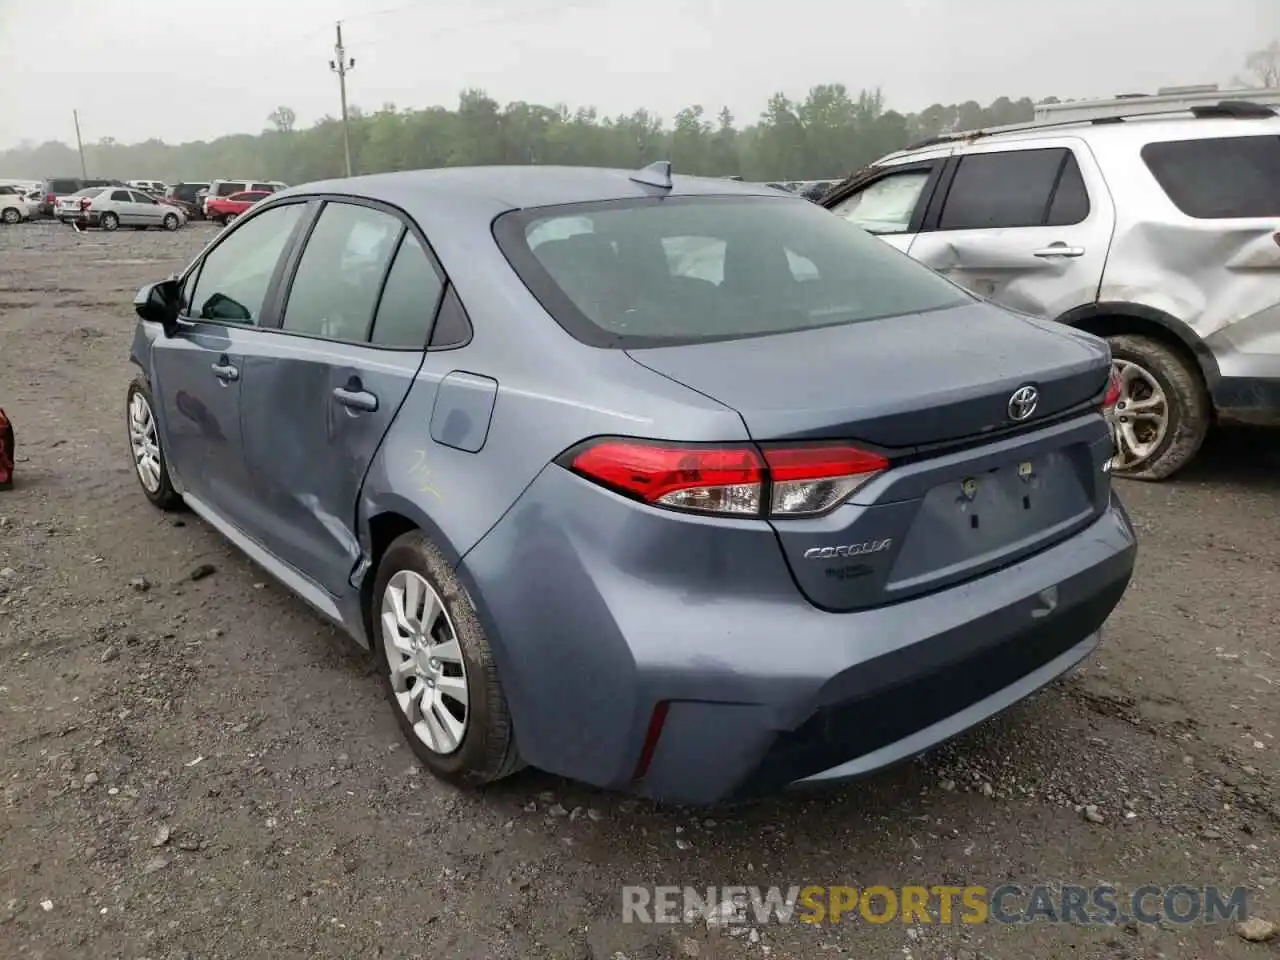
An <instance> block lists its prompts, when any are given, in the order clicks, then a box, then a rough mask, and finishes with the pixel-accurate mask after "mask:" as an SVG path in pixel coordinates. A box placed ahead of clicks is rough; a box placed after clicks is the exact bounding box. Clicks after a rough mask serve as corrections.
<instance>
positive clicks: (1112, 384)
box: [1102, 367, 1122, 413]
mask: <svg viewBox="0 0 1280 960" xmlns="http://www.w3.org/2000/svg"><path fill="white" fill-rule="evenodd" d="M1121 389H1122V388H1121V385H1120V374H1119V373H1117V372H1116V368H1115V367H1112V368H1111V379H1109V380H1108V381H1107V395H1106V396H1105V397H1103V398H1102V409H1103V410H1104V411H1106V412H1107V413H1110V412H1111V411H1112V410H1113V409H1115V405H1116V404H1117V403H1119V402H1120V391H1121Z"/></svg>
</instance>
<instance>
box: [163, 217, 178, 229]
mask: <svg viewBox="0 0 1280 960" xmlns="http://www.w3.org/2000/svg"><path fill="white" fill-rule="evenodd" d="M164 228H165V229H166V230H168V231H169V232H170V233H172V232H173V231H174V230H177V229H178V215H177V214H176V213H166V214H165V215H164Z"/></svg>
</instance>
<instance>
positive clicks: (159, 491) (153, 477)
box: [126, 377, 182, 510]
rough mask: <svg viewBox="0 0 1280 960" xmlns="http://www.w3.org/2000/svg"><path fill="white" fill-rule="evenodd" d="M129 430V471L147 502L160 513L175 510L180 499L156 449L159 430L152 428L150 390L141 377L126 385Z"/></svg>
mask: <svg viewBox="0 0 1280 960" xmlns="http://www.w3.org/2000/svg"><path fill="white" fill-rule="evenodd" d="M126 420H127V422H128V426H129V449H130V451H131V452H132V453H133V471H134V474H135V475H136V476H137V478H138V482H139V483H140V484H142V492H143V493H144V494H145V495H146V497H147V499H148V500H150V501H151V502H152V504H154V505H155V506H157V507H159V508H160V509H161V510H176V509H178V508H179V507H180V506H182V497H180V496H179V495H178V492H177V491H176V490H174V489H173V482H172V481H171V480H170V479H169V466H168V464H167V463H166V462H165V459H164V450H163V449H161V446H160V430H159V428H158V427H157V425H156V416H155V405H154V403H153V402H152V400H151V390H150V388H149V387H148V386H147V382H146V381H145V380H143V379H142V377H137V378H136V379H135V380H134V381H133V383H131V384H129V396H128V401H127V404H126Z"/></svg>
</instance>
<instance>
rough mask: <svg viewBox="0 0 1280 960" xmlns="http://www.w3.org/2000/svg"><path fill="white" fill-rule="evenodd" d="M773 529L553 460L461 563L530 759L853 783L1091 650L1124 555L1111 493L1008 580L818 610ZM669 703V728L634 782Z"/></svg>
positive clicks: (695, 775) (1127, 531)
mask: <svg viewBox="0 0 1280 960" xmlns="http://www.w3.org/2000/svg"><path fill="white" fill-rule="evenodd" d="M667 523H680V524H681V525H682V526H683V527H684V528H685V531H686V532H685V533H684V535H683V542H684V544H685V549H683V550H682V551H681V552H680V555H678V556H672V555H670V554H667V553H663V554H659V553H657V552H656V551H657V549H658V548H659V546H660V545H664V544H668V543H670V542H671V538H670V532H669V531H666V530H662V529H660V527H661V525H663V524H667ZM655 525H656V526H655ZM763 526H764V525H763V524H757V523H756V522H755V521H724V520H716V521H707V522H706V523H702V522H698V521H693V522H690V520H689V519H688V518H683V517H682V518H678V519H676V518H673V517H672V516H671V515H670V514H666V513H664V512H662V511H657V510H648V509H646V508H638V507H637V506H636V505H635V504H632V503H630V502H627V501H624V500H622V498H619V497H616V496H614V495H613V494H610V493H607V492H605V491H603V490H599V489H598V488H595V487H593V486H591V485H590V484H587V483H586V482H585V481H582V480H579V479H578V478H576V477H573V476H571V475H570V474H568V473H567V472H566V471H562V470H559V469H557V468H549V469H548V470H547V471H544V473H543V474H542V475H541V476H540V477H539V478H538V480H536V481H535V482H534V484H533V485H532V486H531V487H530V488H529V490H528V491H526V494H525V496H524V497H522V498H521V500H520V502H519V503H517V505H516V506H515V507H514V508H513V509H512V510H511V511H510V512H509V513H508V514H507V516H506V517H505V518H504V519H503V520H502V521H501V522H500V523H499V524H498V525H497V526H496V527H495V528H494V530H493V531H491V533H490V534H489V535H488V536H487V537H486V538H485V539H484V540H482V541H481V543H480V544H479V545H478V546H477V547H476V548H475V549H474V550H472V551H471V553H469V554H468V555H467V556H466V557H465V558H464V561H463V565H462V567H461V571H460V572H461V573H462V574H463V577H464V579H465V580H466V581H467V582H468V587H469V589H470V590H471V591H472V595H473V597H474V598H475V600H476V605H477V609H478V613H479V615H480V618H481V620H482V622H483V623H484V624H485V627H486V629H487V630H488V632H489V636H490V639H491V641H492V642H493V644H494V646H495V654H496V656H497V659H498V665H499V670H500V673H501V676H502V682H503V685H504V689H505V691H506V694H507V699H508V702H509V705H510V707H511V711H512V716H513V720H514V723H515V729H516V737H517V741H518V744H519V748H520V751H521V754H522V755H523V757H524V758H525V759H526V760H527V761H528V762H529V763H531V764H532V765H534V766H537V767H540V768H542V769H545V770H548V771H550V772H553V773H558V774H561V775H564V776H568V777H571V778H574V779H578V780H583V781H586V782H589V783H593V784H596V785H598V786H603V787H610V788H615V789H627V790H633V791H635V792H638V793H641V794H644V795H648V796H651V797H654V798H656V799H661V800H666V801H674V802H685V803H715V802H719V801H723V800H728V799H735V798H739V797H744V796H752V795H759V794H764V793H771V792H775V791H778V790H781V789H785V788H787V787H789V786H792V785H797V784H813V783H818V782H832V781H837V780H842V779H847V778H850V777H856V776H861V775H863V774H866V773H869V772H871V771H873V770H876V769H879V768H881V767H884V766H886V765H889V764H892V763H894V762H896V761H898V760H901V759H903V758H906V757H910V756H913V755H915V754H917V753H919V752H921V751H923V750H925V749H928V748H929V747H931V746H933V745H935V744H937V743H939V742H941V741H943V740H946V739H948V738H950V737H952V736H954V735H956V734H958V733H960V732H962V731H963V730H965V729H967V728H968V727H970V726H972V725H973V724H975V723H978V722H980V721H981V720H983V719H985V718H986V717H988V716H991V715H992V714H994V713H997V712H999V711H1000V710H1002V709H1004V708H1005V707H1007V706H1009V705H1010V704H1012V703H1014V702H1016V701H1017V700H1020V699H1022V698H1023V697H1025V696H1027V695H1028V694H1030V693H1032V692H1033V691H1034V690H1036V689H1038V688H1040V687H1041V686H1043V685H1044V684H1045V683H1048V682H1049V681H1050V680H1052V679H1053V678H1054V677H1056V676H1058V675H1060V674H1061V673H1062V672H1064V671H1065V670H1067V669H1069V668H1070V667H1071V666H1072V665H1073V664H1074V663H1076V662H1078V661H1079V660H1080V659H1081V658H1082V657H1084V656H1085V655H1087V654H1088V653H1089V651H1090V650H1092V649H1093V648H1094V647H1095V646H1096V645H1097V643H1098V641H1099V636H1100V628H1101V626H1102V624H1103V622H1104V621H1105V620H1106V618H1107V617H1108V616H1109V615H1110V613H1111V611H1112V610H1113V609H1114V608H1115V606H1116V604H1117V603H1118V602H1119V601H1120V598H1121V597H1122V595H1123V593H1124V591H1125V588H1126V587H1127V585H1128V582H1129V579H1130V577H1131V575H1132V572H1133V565H1134V560H1135V556H1136V542H1135V539H1134V534H1133V528H1132V526H1131V525H1130V524H1129V521H1128V518H1127V516H1126V515H1125V513H1124V509H1123V507H1122V506H1121V504H1120V502H1119V500H1118V499H1116V498H1115V497H1114V495H1113V496H1112V499H1111V502H1110V506H1109V508H1108V509H1107V511H1106V512H1105V513H1104V514H1103V515H1102V516H1101V517H1100V518H1099V519H1098V520H1097V521H1096V522H1095V523H1093V524H1092V525H1091V526H1090V527H1088V528H1086V529H1085V530H1083V531H1081V532H1080V533H1079V534H1077V535H1076V536H1074V537H1071V538H1070V539H1068V540H1066V541H1064V542H1063V543H1060V544H1058V545H1056V546H1054V547H1052V548H1050V549H1048V550H1045V551H1043V552H1041V553H1039V554H1036V555H1035V556H1032V557H1028V558H1026V559H1024V560H1022V561H1020V562H1018V563H1016V564H1013V565H1011V566H1009V567H1006V568H1004V569H1002V570H999V571H997V572H994V573H991V574H988V575H986V576H983V577H980V578H978V579H975V580H972V581H969V582H966V583H963V584H959V585H957V586H954V587H951V588H948V589H946V590H941V591H938V592H936V593H933V594H930V595H927V596H924V597H919V598H916V599H912V600H907V601H903V602H901V603H898V604H894V605H891V606H887V607H880V608H876V609H871V610H865V611H861V612H856V613H843V614H841V613H827V612H823V611H821V610H818V609H817V608H815V607H813V606H812V605H810V604H809V603H808V602H807V601H805V600H804V599H803V598H802V597H801V596H800V594H799V592H798V591H797V589H796V587H795V584H794V581H792V579H791V576H790V573H789V571H788V569H787V567H786V564H785V561H784V560H783V557H782V552H781V551H780V550H779V549H778V546H777V542H776V539H774V537H773V535H772V533H771V532H770V531H768V529H767V527H765V528H764V530H763V531H762V530H761V529H760V528H761V527H763ZM762 533H763V534H764V535H763V536H762ZM660 702H666V703H667V704H668V708H667V714H666V720H665V723H664V725H663V727H662V731H661V735H660V737H659V738H658V740H657V745H656V748H655V749H654V750H653V753H652V759H651V762H650V764H649V766H648V770H647V772H646V774H645V775H644V777H643V778H642V779H640V780H638V781H633V774H634V772H635V771H636V768H637V763H638V762H639V760H640V757H641V754H642V752H643V747H644V742H645V738H646V731H647V730H648V728H649V724H650V719H651V717H652V716H653V713H654V708H655V705H656V704H658V703H660Z"/></svg>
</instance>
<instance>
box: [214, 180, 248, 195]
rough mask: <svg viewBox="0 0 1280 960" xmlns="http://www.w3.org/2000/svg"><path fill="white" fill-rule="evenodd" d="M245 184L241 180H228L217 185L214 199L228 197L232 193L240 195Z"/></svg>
mask: <svg viewBox="0 0 1280 960" xmlns="http://www.w3.org/2000/svg"><path fill="white" fill-rule="evenodd" d="M245 186H246V184H245V182H244V181H243V180H228V181H227V182H226V183H220V184H218V192H217V193H215V194H214V196H215V197H229V196H231V195H232V194H233V193H240V192H241V191H243V190H244V188H245Z"/></svg>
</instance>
